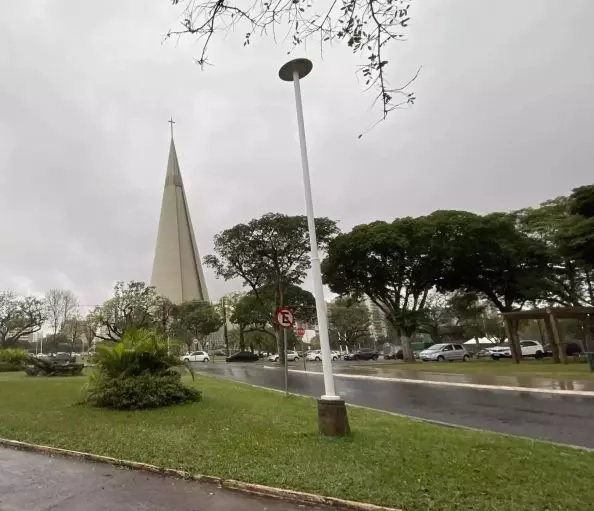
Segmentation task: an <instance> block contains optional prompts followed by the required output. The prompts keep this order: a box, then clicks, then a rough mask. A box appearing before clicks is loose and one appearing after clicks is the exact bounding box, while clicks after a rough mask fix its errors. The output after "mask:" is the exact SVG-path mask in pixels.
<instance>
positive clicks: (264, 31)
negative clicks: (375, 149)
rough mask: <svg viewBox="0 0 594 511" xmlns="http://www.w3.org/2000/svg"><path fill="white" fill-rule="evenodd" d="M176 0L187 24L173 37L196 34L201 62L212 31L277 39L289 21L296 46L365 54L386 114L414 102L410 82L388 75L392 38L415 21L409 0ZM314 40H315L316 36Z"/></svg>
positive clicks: (365, 68)
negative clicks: (394, 81) (397, 82)
mask: <svg viewBox="0 0 594 511" xmlns="http://www.w3.org/2000/svg"><path fill="white" fill-rule="evenodd" d="M171 1H172V3H173V5H178V4H181V5H185V9H184V10H185V14H184V18H183V21H182V27H181V28H180V29H178V30H171V31H170V32H169V33H168V37H171V36H174V35H175V36H178V35H181V34H191V35H193V36H194V37H195V38H196V39H197V40H198V41H199V43H200V50H199V51H200V55H199V56H198V58H197V59H196V61H197V63H198V64H200V65H201V66H204V65H205V64H208V58H207V55H208V50H209V45H210V43H211V41H212V38H213V36H215V35H216V34H218V33H220V32H227V31H228V30H230V29H233V30H237V29H239V30H243V31H245V39H244V40H243V45H244V46H247V45H249V44H250V42H251V40H252V38H253V37H254V36H260V37H264V36H272V37H273V39H274V40H275V41H276V37H277V30H278V27H279V26H280V25H286V27H287V31H286V32H287V33H286V35H287V36H288V37H290V40H291V41H292V45H293V47H297V46H300V45H301V44H307V42H308V41H311V42H315V41H317V44H319V45H320V48H323V47H325V46H326V44H333V43H335V42H340V43H343V44H345V45H346V46H348V48H350V49H351V50H352V51H353V53H355V54H357V55H359V54H364V55H365V56H366V59H365V63H364V64H362V65H361V66H359V68H358V69H359V71H360V72H361V74H362V76H363V78H364V80H365V84H366V87H367V88H373V89H375V90H376V92H377V100H378V102H379V104H381V105H382V106H383V118H385V117H386V115H387V114H388V113H389V112H390V111H392V110H394V109H395V108H398V107H401V106H402V105H405V104H412V103H413V102H414V95H413V93H411V92H407V86H408V85H409V84H410V83H411V82H412V81H413V80H414V78H416V76H415V77H413V79H412V80H411V81H410V82H409V83H408V84H406V85H404V86H403V87H391V86H390V85H389V82H388V78H387V76H386V68H387V64H388V61H387V60H386V59H387V54H388V53H389V48H390V46H391V45H392V44H393V43H396V42H398V41H402V40H403V38H404V32H405V28H406V27H407V26H408V23H409V21H410V15H409V6H410V2H408V1H406V0H343V1H342V2H307V1H306V0H290V1H286V2H253V3H245V2H241V1H239V0H235V1H234V0H203V1H201V2H195V1H193V0H171ZM312 40H313V41H312Z"/></svg>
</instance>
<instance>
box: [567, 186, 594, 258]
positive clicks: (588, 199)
mask: <svg viewBox="0 0 594 511" xmlns="http://www.w3.org/2000/svg"><path fill="white" fill-rule="evenodd" d="M569 214H570V216H569V218H568V221H567V222H566V224H565V226H564V229H563V233H562V236H561V239H562V241H563V251H564V253H565V254H566V255H567V256H568V257H571V258H573V259H576V260H578V261H580V262H582V263H583V264H585V265H587V266H588V267H589V268H592V267H594V185H588V186H581V187H579V188H576V189H575V190H574V191H573V193H572V194H571V195H570V197H569Z"/></svg>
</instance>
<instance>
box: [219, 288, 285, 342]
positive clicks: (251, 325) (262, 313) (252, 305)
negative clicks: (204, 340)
mask: <svg viewBox="0 0 594 511" xmlns="http://www.w3.org/2000/svg"><path fill="white" fill-rule="evenodd" d="M229 320H230V321H231V323H233V324H235V325H237V329H238V343H239V350H240V351H245V347H246V333H249V332H259V333H260V334H264V335H269V336H272V338H273V339H274V338H275V337H276V336H275V334H274V330H272V331H271V330H270V328H269V326H268V325H269V324H270V320H271V314H270V307H269V304H267V303H266V302H265V301H264V300H263V299H259V298H257V297H256V295H254V294H253V293H246V294H244V295H241V296H239V297H238V298H237V299H236V301H234V302H233V304H232V312H231V316H230V317H229Z"/></svg>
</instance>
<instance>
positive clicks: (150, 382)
mask: <svg viewBox="0 0 594 511" xmlns="http://www.w3.org/2000/svg"><path fill="white" fill-rule="evenodd" d="M201 397H202V396H201V393H200V391H198V390H196V389H192V388H190V387H186V386H185V385H184V384H183V383H182V381H181V377H180V375H179V374H177V373H174V374H167V375H164V376H152V375H143V376H128V377H125V378H101V377H100V378H98V379H97V380H96V381H94V382H93V384H92V385H91V386H90V387H89V393H88V395H87V403H89V404H91V405H93V406H101V407H106V408H115V409H116V410H140V409H142V408H159V407H161V406H169V405H177V404H183V403H190V402H195V401H200V399H201Z"/></svg>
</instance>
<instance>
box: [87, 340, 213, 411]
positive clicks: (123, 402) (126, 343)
mask: <svg viewBox="0 0 594 511" xmlns="http://www.w3.org/2000/svg"><path fill="white" fill-rule="evenodd" d="M95 362H96V364H97V369H98V372H97V373H96V374H95V375H94V376H93V377H92V378H91V381H90V382H89V387H88V393H87V398H86V402H87V403H89V404H90V405H92V406H100V407H107V408H115V409H118V410H138V409H142V408H158V407H161V406H169V405H177V404H182V403H188V402H193V401H200V399H201V393H200V392H199V391H197V390H195V389H192V388H190V387H186V386H185V385H184V384H183V383H182V380H181V374H180V370H181V369H187V370H189V371H190V373H191V374H192V376H193V373H192V371H191V369H190V368H189V367H187V366H185V365H184V364H182V363H181V362H180V361H179V359H177V358H175V357H172V356H170V355H169V354H168V353H167V341H166V339H165V338H164V337H163V336H162V335H161V334H159V333H158V332H156V331H155V330H134V331H129V332H126V333H125V334H124V336H123V337H122V339H121V341H120V342H119V343H117V344H116V345H115V346H99V347H98V348H97V353H96V355H95Z"/></svg>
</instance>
